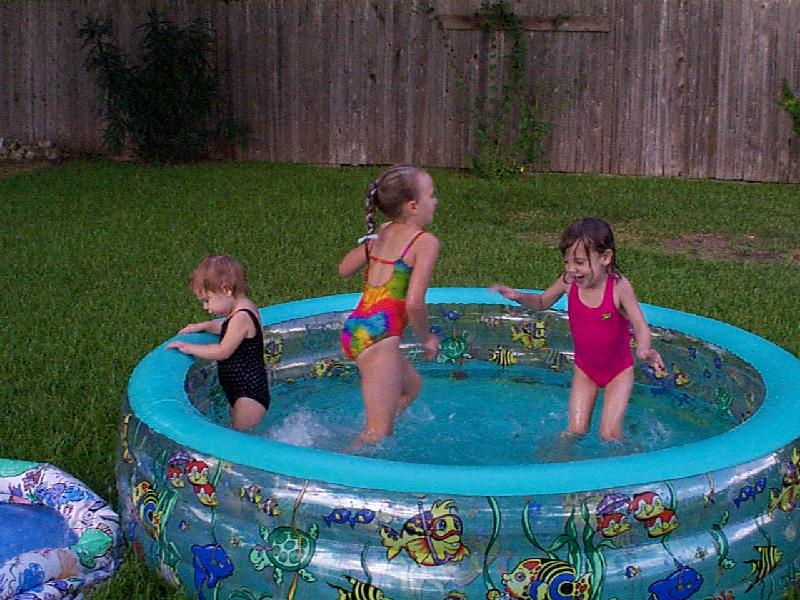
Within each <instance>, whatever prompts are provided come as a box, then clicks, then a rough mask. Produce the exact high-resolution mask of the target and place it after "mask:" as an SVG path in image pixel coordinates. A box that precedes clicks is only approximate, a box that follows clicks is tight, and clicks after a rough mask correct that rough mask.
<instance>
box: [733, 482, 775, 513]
mask: <svg viewBox="0 0 800 600" xmlns="http://www.w3.org/2000/svg"><path fill="white" fill-rule="evenodd" d="M766 487H767V480H766V478H765V477H759V478H758V479H757V480H756V482H755V483H754V484H753V485H743V486H742V487H741V488H739V493H737V494H736V498H734V499H733V503H734V504H735V505H736V508H739V506H741V504H742V503H743V502H747V501H748V500H753V501H755V498H756V496H757V495H758V494H760V493H762V492H763V491H764V490H765V489H766Z"/></svg>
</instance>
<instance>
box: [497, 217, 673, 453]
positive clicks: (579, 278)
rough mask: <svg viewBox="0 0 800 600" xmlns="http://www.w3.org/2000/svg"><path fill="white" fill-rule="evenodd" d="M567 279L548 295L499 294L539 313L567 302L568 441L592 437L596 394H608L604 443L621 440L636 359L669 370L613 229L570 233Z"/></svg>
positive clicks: (586, 224) (581, 227) (500, 288)
mask: <svg viewBox="0 0 800 600" xmlns="http://www.w3.org/2000/svg"><path fill="white" fill-rule="evenodd" d="M559 247H560V250H561V255H562V256H563V257H564V273H563V274H562V276H561V277H559V278H558V279H557V280H556V281H555V282H553V284H552V285H551V286H550V287H549V288H547V289H546V290H545V291H544V292H542V293H541V294H530V293H525V292H520V291H519V290H515V289H513V288H510V287H508V286H505V285H495V286H493V288H492V289H494V290H495V291H497V292H499V293H500V294H502V295H503V296H504V297H505V298H508V299H509V300H512V301H514V302H519V303H520V304H522V305H524V306H527V307H528V308H530V309H532V310H545V309H547V308H550V307H551V306H552V305H553V304H554V303H555V302H556V301H557V300H558V299H559V298H560V297H561V296H563V295H564V294H567V306H568V311H567V314H568V316H569V327H570V332H571V333H572V341H573V344H574V350H575V367H574V371H575V373H574V377H573V379H572V387H571V388H570V392H569V424H568V427H567V433H569V434H579V435H582V434H585V433H586V432H587V431H588V430H589V424H590V423H591V419H592V412H593V411H594V405H595V400H596V398H597V391H598V390H599V389H600V388H604V389H605V392H604V396H603V412H602V415H601V418H600V437H601V438H602V439H604V440H622V437H623V435H622V421H623V419H624V417H625V410H626V409H627V407H628V400H629V399H630V395H631V390H632V389H633V355H632V353H631V345H630V327H631V326H633V335H634V338H635V340H636V356H637V358H639V359H640V360H646V361H647V362H649V363H650V364H651V366H652V367H653V368H655V369H663V368H664V362H663V361H662V360H661V356H660V355H659V353H658V352H657V351H656V350H654V349H653V348H652V347H651V335H650V329H649V328H648V326H647V322H646V321H645V318H644V314H643V313H642V309H641V307H640V306H639V301H638V300H637V299H636V293H635V292H634V290H633V286H632V285H631V283H630V281H628V280H627V279H626V278H625V277H623V276H622V274H621V273H620V271H619V269H618V268H617V265H616V248H615V246H614V235H613V233H612V231H611V227H610V226H609V225H608V223H606V222H605V221H603V220H602V219H581V220H579V221H576V222H575V223H573V224H572V225H570V226H569V227H568V228H567V229H566V230H565V231H564V233H563V234H562V235H561V242H560V243H559Z"/></svg>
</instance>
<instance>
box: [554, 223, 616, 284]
mask: <svg viewBox="0 0 800 600" xmlns="http://www.w3.org/2000/svg"><path fill="white" fill-rule="evenodd" d="M575 243H579V244H581V245H582V246H583V248H584V249H585V250H586V254H587V256H588V255H589V252H590V251H592V250H594V251H595V252H597V253H598V254H603V253H604V252H605V251H606V250H611V262H609V263H608V266H607V267H606V272H607V273H608V274H609V275H614V276H615V277H617V278H620V277H622V271H621V270H620V269H619V267H618V266H617V248H616V246H615V245H614V233H613V232H612V231H611V225H609V224H608V223H606V222H605V221H604V220H603V219H598V218H586V219H579V220H577V221H575V222H574V223H573V224H572V225H570V226H569V227H567V228H566V229H565V230H564V233H562V234H561V240H560V241H559V243H558V248H559V250H561V256H566V254H567V250H569V249H570V248H571V247H572V246H573V245H574V244H575Z"/></svg>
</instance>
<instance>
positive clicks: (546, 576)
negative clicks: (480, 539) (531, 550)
mask: <svg viewBox="0 0 800 600" xmlns="http://www.w3.org/2000/svg"><path fill="white" fill-rule="evenodd" d="M500 579H501V580H502V582H503V587H504V588H505V593H506V595H507V596H508V597H509V598H537V599H542V600H561V599H562V598H563V599H566V598H569V599H570V600H589V596H590V594H591V591H592V574H591V573H586V574H584V575H582V576H580V577H577V573H576V572H575V567H573V566H572V565H571V564H569V563H568V562H565V561H563V560H559V559H556V558H526V559H525V560H523V561H521V562H520V563H519V564H518V565H517V566H516V567H514V569H513V570H512V571H510V572H508V573H503V574H502V575H501V576H500ZM487 597H488V595H487Z"/></svg>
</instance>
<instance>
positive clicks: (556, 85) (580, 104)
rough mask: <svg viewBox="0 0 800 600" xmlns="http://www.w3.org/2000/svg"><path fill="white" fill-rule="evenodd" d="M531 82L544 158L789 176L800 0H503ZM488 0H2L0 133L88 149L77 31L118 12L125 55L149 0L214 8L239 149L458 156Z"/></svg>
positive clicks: (483, 68)
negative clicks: (788, 91)
mask: <svg viewBox="0 0 800 600" xmlns="http://www.w3.org/2000/svg"><path fill="white" fill-rule="evenodd" d="M509 5H510V6H511V7H512V8H513V10H514V12H515V14H516V15H519V16H520V17H522V18H523V23H524V25H525V39H526V42H527V77H528V84H529V85H530V86H533V87H535V89H537V90H538V93H539V99H540V101H541V102H542V106H543V109H544V110H545V111H546V114H547V115H549V117H550V118H551V119H552V120H553V122H554V123H555V126H554V129H553V132H552V136H551V139H550V141H549V145H548V151H547V158H548V166H547V168H549V169H550V170H554V171H566V172H592V173H609V174H638V175H665V176H682V177H710V178H721V179H743V180H754V181H786V182H798V181H800V139H798V138H797V136H796V135H795V134H794V133H793V132H792V131H791V120H790V118H789V116H788V115H787V114H786V113H785V112H784V111H783V110H782V109H781V108H780V107H779V106H778V105H777V101H778V99H779V97H780V89H781V81H782V80H783V79H786V80H787V81H788V82H789V83H790V85H791V86H792V87H793V89H794V90H795V91H796V92H797V93H800V2H798V1H797V0H591V1H590V0H509ZM480 6H481V0H426V1H423V0H230V1H229V2H222V1H217V0H206V1H191V0H153V1H147V2H145V1H135V0H91V1H84V0H81V1H73V0H0V136H4V135H5V136H13V137H16V138H19V139H22V140H27V141H35V140H39V139H44V138H47V139H51V140H53V141H54V142H56V143H58V144H62V145H64V146H66V147H68V148H72V149H76V150H83V151H97V150H99V148H100V140H101V130H102V123H101V121H100V119H99V117H98V113H99V110H98V109H99V99H98V89H97V88H96V86H95V85H94V83H93V81H92V79H91V77H90V76H89V74H87V72H86V70H85V68H84V64H83V61H84V58H85V56H84V54H83V53H82V51H81V49H80V42H79V40H78V37H77V35H76V32H77V28H78V27H79V26H80V25H81V24H82V23H83V21H84V19H85V18H86V16H89V15H91V16H93V17H97V16H111V17H112V18H113V27H114V35H115V38H116V39H117V41H118V42H119V44H120V45H121V47H122V48H123V49H124V50H126V51H128V52H129V53H130V55H131V56H132V58H135V57H136V53H135V48H136V42H137V40H138V35H139V32H138V31H137V30H136V29H135V27H136V26H137V25H139V24H141V23H143V22H144V21H145V19H146V17H145V12H146V10H147V9H149V8H151V7H155V8H157V9H159V10H161V11H162V12H164V13H165V14H166V15H167V16H168V17H170V18H171V19H173V20H175V21H177V22H181V23H182V22H184V21H186V20H188V19H190V18H196V17H200V18H203V19H207V20H208V21H210V23H211V24H212V26H213V28H214V30H215V32H216V36H217V46H216V51H215V56H214V59H215V62H216V64H217V66H218V68H219V71H220V73H221V75H222V86H223V90H222V91H223V95H224V102H223V107H224V108H223V109H222V110H223V112H224V113H225V116H233V117H235V118H238V119H240V120H242V121H244V122H246V123H247V124H248V125H249V127H250V130H251V134H252V139H253V143H252V145H251V146H250V147H249V148H248V149H247V150H246V151H242V152H241V153H240V157H241V158H248V159H258V160H270V161H290V162H307V163H327V164H387V163H396V162H414V163H419V164H423V165H429V166H432V165H436V166H448V167H463V166H466V165H467V164H468V162H469V157H470V154H471V152H473V151H474V147H475V140H474V137H475V136H474V133H475V125H476V123H475V120H476V119H475V118H474V116H471V115H470V112H469V110H468V108H467V106H468V102H470V101H474V100H475V99H476V98H478V97H480V96H482V95H485V94H487V93H490V91H491V89H492V87H491V86H492V84H493V83H494V84H497V83H502V81H497V77H494V76H493V75H492V74H493V73H495V71H494V70H493V69H492V68H491V65H492V64H497V63H498V61H501V60H502V56H503V53H504V52H505V51H507V50H508V47H509V43H510V42H509V40H508V39H505V40H503V39H499V40H498V42H499V46H498V47H496V48H492V47H491V45H489V44H487V34H485V33H483V32H481V31H480V29H479V28H478V27H477V25H476V24H475V22H474V19H471V18H470V17H471V16H472V15H474V13H475V12H476V10H477V9H478V8H479V7H480Z"/></svg>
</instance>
